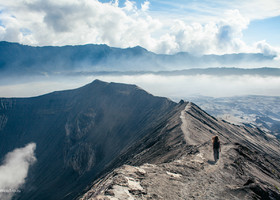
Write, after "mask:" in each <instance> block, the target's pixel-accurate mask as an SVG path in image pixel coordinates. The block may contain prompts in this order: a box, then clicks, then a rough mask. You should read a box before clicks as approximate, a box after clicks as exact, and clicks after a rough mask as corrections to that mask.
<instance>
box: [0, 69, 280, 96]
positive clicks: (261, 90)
mask: <svg viewBox="0 0 280 200" xmlns="http://www.w3.org/2000/svg"><path fill="white" fill-rule="evenodd" d="M95 79H99V80H103V81H106V82H119V83H129V84H136V85H138V86H139V87H141V88H143V89H145V90H146V91H148V92H150V93H152V94H153V95H157V96H165V97H169V98H171V99H173V100H175V101H178V100H179V99H181V98H182V99H187V98H188V97H189V96H194V95H203V96H212V97H228V96H236V95H268V96H280V77H279V76H253V75H230V76H215V75H195V76H188V75H176V76H164V75H155V74H144V75H105V76H104V75H103V76H65V77H43V76H42V77H32V78H25V79H24V78H21V79H14V80H12V81H11V79H6V80H3V79H2V80H0V97H30V96H38V95H42V94H45V93H49V92H52V91H59V90H66V89H73V88H77V87H80V86H83V85H85V84H88V83H90V82H92V81H93V80H95Z"/></svg>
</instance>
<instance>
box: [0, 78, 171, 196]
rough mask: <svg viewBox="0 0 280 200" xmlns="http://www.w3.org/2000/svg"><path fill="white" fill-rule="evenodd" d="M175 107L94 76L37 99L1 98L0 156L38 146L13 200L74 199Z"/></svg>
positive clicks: (136, 90)
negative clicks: (35, 160) (71, 86)
mask: <svg viewBox="0 0 280 200" xmlns="http://www.w3.org/2000/svg"><path fill="white" fill-rule="evenodd" d="M175 107H176V103H174V102H172V101H170V100H168V99H166V98H160V97H155V96H153V95H151V94H148V93H147V92H145V91H144V90H142V89H140V88H138V87H137V86H135V85H125V84H117V83H106V82H101V81H98V80H97V81H94V82H93V83H91V84H88V85H86V86H84V87H82V88H78V89H75V90H68V91H61V92H54V93H50V94H47V95H43V96H39V97H33V98H2V99H0V159H2V158H3V156H4V155H5V154H6V153H7V152H10V151H12V150H13V149H15V148H17V147H21V146H24V145H26V144H28V143H30V142H34V143H36V146H37V148H36V151H35V155H36V158H37V162H36V163H35V164H34V165H33V166H32V168H31V170H30V172H29V175H28V177H27V180H26V184H25V186H24V187H23V188H21V191H22V192H21V193H19V194H17V196H16V197H15V199H41V200H43V199H73V198H75V197H76V196H77V195H78V194H79V193H80V192H81V191H82V190H83V189H84V188H85V187H86V186H87V185H88V184H90V183H91V182H92V180H94V179H95V178H96V177H98V176H100V175H102V173H103V171H104V170H106V168H107V166H108V165H109V163H111V162H112V161H114V160H115V159H116V158H117V157H118V156H119V155H120V154H121V152H123V151H124V150H125V149H126V148H128V147H129V146H130V145H131V144H132V143H134V142H136V141H137V140H139V139H141V138H142V137H144V136H145V135H147V133H149V130H150V129H151V128H152V127H154V126H155V124H157V123H159V122H160V121H162V120H163V118H164V117H165V116H167V115H168V113H169V112H171V111H172V110H173V109H174V108H175ZM118 163H119V165H121V164H122V163H121V162H118Z"/></svg>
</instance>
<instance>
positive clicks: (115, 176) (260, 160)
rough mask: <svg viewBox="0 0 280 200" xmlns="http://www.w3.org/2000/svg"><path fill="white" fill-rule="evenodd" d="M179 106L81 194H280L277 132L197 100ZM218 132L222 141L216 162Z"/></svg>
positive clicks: (203, 196)
mask: <svg viewBox="0 0 280 200" xmlns="http://www.w3.org/2000/svg"><path fill="white" fill-rule="evenodd" d="M176 109H177V112H176V113H174V114H173V115H172V116H171V117H170V118H169V119H168V120H166V121H165V122H164V123H163V124H161V125H159V126H158V128H157V129H156V130H154V132H151V133H150V134H149V135H147V136H146V137H144V138H143V139H142V140H141V141H140V142H137V143H136V144H135V145H134V148H133V147H132V148H131V149H129V151H128V152H126V153H125V154H123V156H122V157H126V156H127V155H130V156H131V157H132V158H131V159H129V161H128V162H126V165H123V166H121V167H119V168H117V169H115V170H113V171H111V172H110V173H108V174H107V175H106V176H103V177H101V178H99V179H98V180H96V181H95V182H94V183H93V185H92V187H91V188H89V190H88V191H87V192H86V193H85V194H84V195H83V196H81V197H80V199H82V200H88V199H279V198H280V191H279V188H280V167H279V166H280V148H279V145H280V143H279V141H278V140H277V139H275V137H273V136H271V135H268V134H266V133H264V132H262V131H261V130H259V129H253V128H248V127H244V126H236V125H233V124H230V123H227V122H225V121H220V120H217V119H215V118H213V117H211V116H210V115H208V114H207V113H206V112H204V111H203V110H201V109H200V108H199V107H197V106H196V105H194V104H192V103H183V102H181V106H178V107H177V108H176ZM213 135H218V136H219V137H220V140H221V142H222V153H221V157H220V160H219V161H218V162H217V163H215V162H214V160H213V156H212V149H211V141H210V140H211V137H212V136H213ZM131 152H134V154H133V153H131Z"/></svg>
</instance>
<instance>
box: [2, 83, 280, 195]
mask: <svg viewBox="0 0 280 200" xmlns="http://www.w3.org/2000/svg"><path fill="white" fill-rule="evenodd" d="M214 135H218V136H219V137H220V140H221V143H222V154H221V158H220V160H219V161H218V162H217V163H215V162H214V161H213V156H212V146H211V138H212V136H214ZM30 143H31V145H29V146H27V147H26V148H27V149H30V147H34V146H35V145H36V150H35V154H34V155H35V156H36V159H37V161H36V162H35V163H34V164H33V165H32V166H31V167H30V170H29V172H28V176H27V178H26V179H25V181H26V182H25V184H24V185H22V186H21V187H20V188H19V189H20V192H18V193H14V197H13V199H17V200H35V199H36V200H37V199H40V200H45V199H46V200H47V199H78V198H80V199H84V200H89V199H110V198H114V199H120V200H121V199H129V198H130V199H179V200H181V199H182V200H183V199H190V198H192V197H197V198H200V199H218V198H220V197H223V199H236V198H239V199H254V198H256V199H279V198H280V191H279V188H280V167H279V166H280V159H279V158H280V150H279V145H280V142H279V141H278V140H277V139H276V138H275V137H274V136H272V135H270V134H268V133H265V132H263V131H262V130H260V129H257V128H252V127H245V126H240V125H239V126H237V125H233V124H230V123H228V122H225V121H222V120H218V119H216V118H214V117H212V116H210V115H209V114H207V113H206V112H205V111H203V110H202V109H200V108H199V107H198V106H196V105H195V104H193V103H190V102H184V101H180V102H179V103H174V102H172V101H171V100H169V99H167V98H163V97H156V96H153V95H151V94H149V93H147V92H146V91H144V90H142V89H141V88H139V87H137V86H135V85H126V84H118V83H107V82H102V81H99V80H95V81H94V82H92V83H90V84H88V85H85V86H83V87H81V88H78V89H74V90H67V91H60V92H53V93H50V94H46V95H42V96H38V97H32V98H0V159H1V160H3V157H4V156H5V155H7V153H8V152H11V151H13V150H14V149H15V148H19V147H23V146H25V145H26V144H30ZM16 152H19V150H17V151H16ZM8 155H10V157H11V154H8ZM2 164H5V163H2ZM16 164H17V167H24V166H22V165H20V164H18V163H16ZM1 169H2V168H1V167H0V170H1ZM16 169H17V168H16ZM10 178H11V179H12V177H10ZM1 180H2V179H0V183H1ZM8 189H9V188H8ZM0 195H4V194H0ZM0 197H2V196H0Z"/></svg>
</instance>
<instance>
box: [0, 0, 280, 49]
mask: <svg viewBox="0 0 280 200" xmlns="http://www.w3.org/2000/svg"><path fill="white" fill-rule="evenodd" d="M0 2H1V3H0V5H1V6H0V40H5V41H10V42H19V43H22V44H30V45H39V46H42V45H58V46H60V45H78V44H86V43H94V44H101V43H102V44H103V43H105V44H107V45H109V46H115V47H123V48H126V47H132V46H137V45H140V46H142V47H144V48H146V49H148V50H150V51H153V52H156V53H168V54H173V53H177V52H182V51H184V52H190V53H193V54H225V53H238V52H261V49H262V48H258V44H257V43H256V44H254V45H251V46H248V45H247V44H245V43H244V41H242V31H243V30H244V29H246V28H247V26H248V24H249V23H250V20H251V19H254V18H255V16H256V15H254V16H252V13H251V14H250V13H249V14H248V15H246V14H244V13H248V12H247V11H248V10H249V9H248V8H249V7H250V8H251V10H254V9H257V10H261V8H262V9H263V10H262V12H261V11H260V12H259V13H258V14H260V15H261V16H262V17H269V16H270V15H274V16H275V15H277V14H280V12H279V11H277V9H272V8H277V7H278V8H279V7H280V5H277V4H276V2H275V1H274V0H269V1H268V2H266V4H265V5H263V3H262V1H257V2H255V1H254V4H252V3H250V1H244V2H243V3H236V2H235V1H233V3H231V4H230V3H227V4H226V5H224V8H225V9H220V10H218V11H219V12H218V11H217V10H216V11H215V10H213V9H214V8H207V9H208V10H209V12H210V14H209V16H213V13H214V11H215V13H219V14H218V16H216V17H212V18H211V17H210V18H209V19H210V20H209V19H208V20H204V21H203V22H199V21H198V22H196V21H195V20H193V21H192V22H190V21H189V20H186V19H185V18H176V19H172V18H171V17H170V16H169V15H168V16H167V17H163V15H161V16H158V15H156V14H155V13H156V12H152V11H150V6H151V3H150V2H149V1H145V2H144V3H142V4H141V6H140V7H139V6H138V7H137V6H136V3H135V2H133V1H129V0H127V1H125V3H124V5H122V6H120V5H119V3H118V1H111V2H109V3H101V2H99V1H97V0H67V1H66V0H60V1H56V0H44V1H42V0H28V1H26V0H17V1H5V0H0ZM151 2H152V1H151ZM152 3H153V2H152ZM216 3H217V5H219V1H218V2H216ZM174 4H175V3H172V5H173V6H174ZM188 6H189V7H190V8H192V6H193V5H191V4H190V5H188ZM230 8H231V9H230ZM193 9H196V10H197V9H198V8H193ZM200 9H202V10H200V12H206V11H205V9H206V8H205V6H203V5H201V8H200ZM211 10H212V11H213V13H211ZM241 11H242V13H241ZM254 12H255V10H254ZM165 14H166V13H165ZM185 15H188V16H191V15H193V13H188V12H186V14H185ZM186 18H188V17H186ZM266 52H270V53H272V51H266ZM273 53H275V51H273ZM276 53H277V54H278V51H277V52H276Z"/></svg>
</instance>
